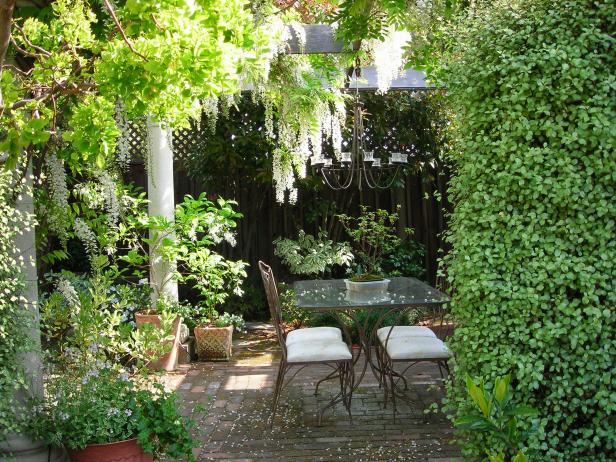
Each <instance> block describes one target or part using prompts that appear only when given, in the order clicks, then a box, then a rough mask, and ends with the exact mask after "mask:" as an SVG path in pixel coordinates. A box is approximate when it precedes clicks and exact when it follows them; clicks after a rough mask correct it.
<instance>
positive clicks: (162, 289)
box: [147, 118, 178, 301]
mask: <svg viewBox="0 0 616 462" xmlns="http://www.w3.org/2000/svg"><path fill="white" fill-rule="evenodd" d="M147 125H148V144H149V151H150V152H149V153H148V155H149V156H150V157H149V159H148V160H147V163H148V200H149V206H148V213H149V215H150V216H162V217H165V218H167V219H168V220H173V219H174V212H175V196H174V189H173V151H172V148H171V132H170V131H168V130H167V129H166V128H165V127H164V125H162V124H161V123H158V122H153V121H151V120H150V119H149V118H148V123H147ZM170 237H171V238H174V237H175V236H170ZM150 238H151V239H155V238H156V236H152V235H151V236H150ZM173 270H174V267H173V263H169V262H165V261H163V260H162V258H161V257H160V255H156V254H155V253H152V252H151V253H150V284H151V285H152V287H153V288H154V294H153V297H154V300H153V301H156V299H158V297H159V296H161V295H162V294H165V295H166V296H168V297H170V298H171V299H173V300H177V299H178V284H177V282H176V281H173V280H171V278H170V274H171V273H172V272H173Z"/></svg>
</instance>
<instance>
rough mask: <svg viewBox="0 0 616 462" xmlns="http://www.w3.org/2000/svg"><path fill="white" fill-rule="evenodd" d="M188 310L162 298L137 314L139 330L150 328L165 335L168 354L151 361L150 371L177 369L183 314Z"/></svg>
mask: <svg viewBox="0 0 616 462" xmlns="http://www.w3.org/2000/svg"><path fill="white" fill-rule="evenodd" d="M188 310H189V308H188V307H186V306H184V305H182V304H180V303H179V302H177V301H174V300H171V299H169V298H168V297H165V296H161V297H160V298H159V299H158V300H156V302H155V303H154V304H153V307H152V308H150V309H146V310H141V311H138V312H136V313H135V323H136V324H137V328H138V329H147V328H148V327H150V328H151V329H156V330H158V331H159V332H161V333H163V335H162V337H163V339H162V340H163V345H164V349H165V350H166V352H165V353H164V354H162V355H161V356H154V357H153V358H152V359H151V361H150V362H149V363H148V367H149V368H150V369H152V370H164V371H173V370H175V368H176V367H177V364H178V349H179V343H180V327H181V324H182V319H183V318H182V314H184V313H186V312H187V311H188Z"/></svg>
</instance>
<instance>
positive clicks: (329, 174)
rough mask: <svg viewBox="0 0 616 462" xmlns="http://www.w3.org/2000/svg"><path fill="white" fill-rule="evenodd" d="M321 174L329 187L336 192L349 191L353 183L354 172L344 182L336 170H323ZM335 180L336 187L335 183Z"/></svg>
mask: <svg viewBox="0 0 616 462" xmlns="http://www.w3.org/2000/svg"><path fill="white" fill-rule="evenodd" d="M321 173H322V176H323V179H324V180H325V182H326V183H327V185H328V186H329V187H330V188H331V189H333V190H336V191H339V190H341V189H347V188H348V187H349V186H351V184H352V183H353V171H352V170H351V172H350V175H349V176H348V177H347V178H346V180H345V181H343V182H341V181H340V178H339V177H338V175H337V174H336V169H329V168H327V169H326V168H321ZM334 179H335V185H334V182H333V180H334Z"/></svg>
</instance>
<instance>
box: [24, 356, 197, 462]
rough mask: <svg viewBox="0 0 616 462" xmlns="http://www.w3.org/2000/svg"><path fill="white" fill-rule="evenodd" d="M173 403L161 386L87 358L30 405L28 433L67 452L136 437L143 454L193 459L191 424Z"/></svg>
mask: <svg viewBox="0 0 616 462" xmlns="http://www.w3.org/2000/svg"><path fill="white" fill-rule="evenodd" d="M176 399H177V397H176V395H175V394H174V393H169V392H167V391H165V389H164V387H163V386H162V385H161V384H158V383H153V384H148V382H147V381H146V382H144V381H143V379H141V378H139V377H132V378H131V377H130V376H129V375H128V374H127V373H126V372H125V371H122V370H121V369H118V368H117V367H113V366H111V365H110V364H109V363H107V362H105V361H102V360H94V359H93V358H90V360H89V361H87V362H86V364H85V365H84V364H82V365H80V366H73V367H69V368H66V369H61V370H57V371H55V373H54V374H53V375H52V376H51V378H50V380H48V383H47V389H46V396H45V400H43V401H42V402H40V403H37V404H35V405H34V410H35V414H34V420H33V423H32V431H33V433H34V434H35V435H37V436H38V437H39V438H43V439H44V440H46V441H47V442H48V443H50V444H52V445H55V446H60V445H64V446H65V447H67V448H69V449H80V448H84V447H85V446H86V445H88V444H104V443H113V442H117V441H123V440H127V439H132V438H138V439H139V443H140V444H141V446H142V448H143V449H144V450H145V451H146V452H150V453H154V454H156V455H157V456H161V455H166V456H168V457H171V458H180V457H182V458H187V459H188V460H190V461H194V460H195V458H194V456H193V453H192V448H193V447H195V446H196V444H195V442H194V441H193V439H192V437H191V435H190V433H189V429H190V427H191V423H190V422H189V421H188V419H186V418H184V417H182V416H180V415H179V413H178V410H177V403H176Z"/></svg>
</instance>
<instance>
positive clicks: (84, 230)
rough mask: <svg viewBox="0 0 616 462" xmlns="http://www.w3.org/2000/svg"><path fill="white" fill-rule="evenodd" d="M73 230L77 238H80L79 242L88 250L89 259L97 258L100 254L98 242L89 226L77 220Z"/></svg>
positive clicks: (79, 219)
mask: <svg viewBox="0 0 616 462" xmlns="http://www.w3.org/2000/svg"><path fill="white" fill-rule="evenodd" d="M73 229H74V231H75V235H76V236H77V238H79V240H80V241H81V242H82V243H83V245H84V247H85V248H86V252H87V254H88V257H89V258H90V259H92V258H93V257H95V256H96V255H97V253H98V241H97V239H96V234H94V231H92V230H91V229H90V227H89V226H88V224H87V223H86V222H85V221H83V220H82V219H81V218H76V219H75V225H74V227H73Z"/></svg>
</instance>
